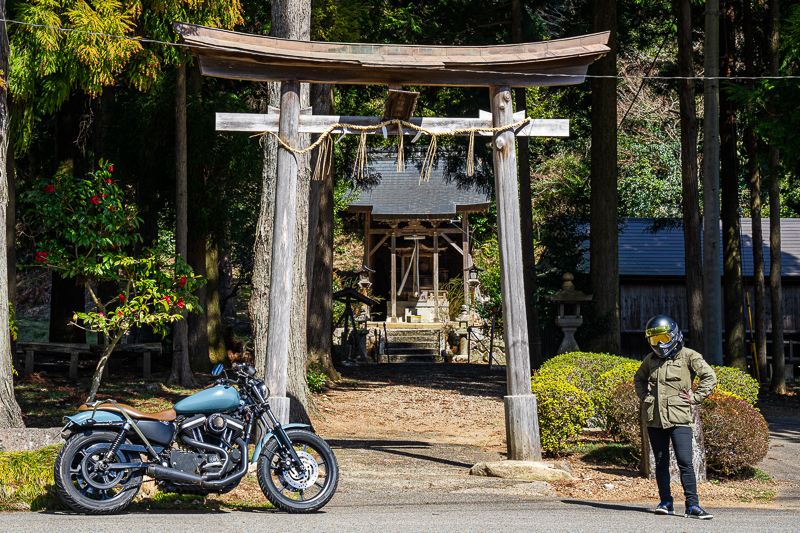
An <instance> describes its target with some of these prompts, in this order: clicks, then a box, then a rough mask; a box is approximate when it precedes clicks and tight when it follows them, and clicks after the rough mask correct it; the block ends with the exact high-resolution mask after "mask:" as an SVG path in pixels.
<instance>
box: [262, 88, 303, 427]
mask: <svg viewBox="0 0 800 533" xmlns="http://www.w3.org/2000/svg"><path fill="white" fill-rule="evenodd" d="M278 136H279V137H280V139H281V140H282V141H283V142H285V143H286V144H287V145H289V146H291V147H292V148H295V149H297V148H298V146H297V144H298V142H299V140H300V82H298V81H296V80H289V81H283V82H281V113H280V119H279V121H278ZM298 157H300V156H298V155H297V154H293V153H292V152H290V151H289V150H287V149H286V148H284V147H283V146H281V145H280V144H278V158H277V167H278V168H277V172H276V178H275V182H276V183H275V198H276V202H275V225H274V229H273V234H272V264H271V268H270V292H269V331H268V333H267V364H266V371H265V372H264V382H265V383H266V384H267V387H269V390H270V398H269V404H270V407H271V408H272V412H273V413H274V414H275V417H276V418H277V419H278V421H279V422H280V423H281V424H287V423H289V397H288V396H287V395H286V382H287V377H288V365H289V336H290V332H289V328H290V320H291V310H292V261H293V258H294V227H295V222H296V220H297V213H296V209H297V170H298V161H297V158H298Z"/></svg>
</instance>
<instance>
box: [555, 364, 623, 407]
mask: <svg viewBox="0 0 800 533" xmlns="http://www.w3.org/2000/svg"><path fill="white" fill-rule="evenodd" d="M630 362H632V359H628V358H627V357H620V356H618V355H610V354H607V353H592V352H570V353H565V354H561V355H557V356H555V357H553V358H552V359H549V360H548V361H546V362H545V363H544V364H543V365H542V368H541V369H540V373H542V374H543V375H559V374H558V372H561V373H563V374H562V375H563V376H564V378H563V379H565V380H566V381H568V382H570V383H572V384H573V385H575V386H576V387H578V388H579V389H581V390H582V391H583V392H585V393H586V394H588V395H589V396H590V397H591V398H592V401H594V402H595V403H596V404H598V405H599V404H601V403H602V401H603V400H602V395H603V391H602V386H601V383H600V379H599V378H600V376H601V375H603V374H605V373H606V372H608V371H610V370H613V369H614V368H616V367H618V366H620V365H623V364H627V363H630ZM554 373H555V374H554Z"/></svg>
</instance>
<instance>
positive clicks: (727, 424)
mask: <svg viewBox="0 0 800 533" xmlns="http://www.w3.org/2000/svg"><path fill="white" fill-rule="evenodd" d="M700 419H701V420H702V422H703V431H704V442H705V447H706V461H707V463H708V467H709V468H711V469H712V470H714V471H716V472H720V473H723V474H733V473H735V472H737V471H739V470H741V469H742V468H745V467H747V466H755V465H757V464H758V463H760V462H761V461H762V460H763V459H764V457H766V456H767V452H768V451H769V427H768V426H767V422H766V421H765V420H764V417H763V416H762V415H761V413H759V412H758V410H757V409H756V408H755V407H753V406H752V405H750V403H748V402H747V401H746V400H743V399H741V398H736V397H735V396H730V395H725V394H712V395H711V396H709V397H708V399H706V401H705V402H703V405H702V406H701V407H700Z"/></svg>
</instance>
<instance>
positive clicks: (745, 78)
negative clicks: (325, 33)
mask: <svg viewBox="0 0 800 533" xmlns="http://www.w3.org/2000/svg"><path fill="white" fill-rule="evenodd" d="M0 22H10V23H11V24H19V25H22V26H30V27H33V28H45V29H49V30H55V31H63V32H70V33H79V34H84V35H92V36H95V37H109V38H112V39H124V40H128V41H134V42H137V43H150V44H161V45H164V46H176V47H183V48H195V49H200V50H216V51H224V50H225V47H218V46H203V45H197V44H186V43H172V42H169V41H159V40H156V39H145V38H139V37H129V36H127V35H114V34H111V33H101V32H94V31H86V30H77V29H74V28H61V27H58V26H48V25H46V24H34V23H31V22H22V21H19V20H11V19H0ZM239 52H241V51H240V50H239ZM256 55H268V54H256ZM402 68H404V69H416V70H435V71H436V72H454V73H465V72H467V73H471V74H494V75H496V76H508V75H512V76H530V77H537V78H585V79H613V80H624V79H632V80H662V81H679V80H692V81H702V80H718V81H725V80H727V81H748V80H800V76H791V75H790V76H649V75H645V76H637V75H630V74H626V75H624V76H619V75H598V74H582V75H578V74H561V73H553V72H513V71H506V70H475V69H462V68H459V69H454V68H439V67H422V66H415V65H403V66H402Z"/></svg>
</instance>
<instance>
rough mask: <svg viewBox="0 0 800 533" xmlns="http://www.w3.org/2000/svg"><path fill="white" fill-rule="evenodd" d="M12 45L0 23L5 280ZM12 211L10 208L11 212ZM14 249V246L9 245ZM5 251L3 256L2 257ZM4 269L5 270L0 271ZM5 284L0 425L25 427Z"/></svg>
mask: <svg viewBox="0 0 800 533" xmlns="http://www.w3.org/2000/svg"><path fill="white" fill-rule="evenodd" d="M0 15H2V18H3V19H5V17H6V3H5V0H0ZM10 56H11V48H10V46H9V43H8V32H7V30H6V23H5V22H4V21H2V22H0V76H2V81H3V84H2V87H0V172H2V173H3V174H5V175H0V217H2V218H3V220H6V231H4V232H2V236H3V239H5V240H6V242H2V243H0V279H8V277H9V272H8V255H7V254H8V246H9V244H8V218H7V217H8V216H9V187H8V182H9V180H13V177H10V176H9V175H8V167H7V166H6V154H7V153H8V146H9V136H10V130H9V123H10V121H11V116H10V114H9V112H8V92H7V89H6V87H8V71H9V58H10ZM11 212H12V213H13V211H11ZM12 248H13V245H12ZM3 254H5V255H6V257H2V255H3ZM3 269H5V270H6V272H3ZM8 296H9V295H8V283H0V428H1V429H7V428H19V427H25V424H23V422H22V412H21V411H20V408H19V405H18V404H17V400H16V398H15V397H14V374H13V370H12V361H11V330H10V328H9V322H8V319H9V316H8V301H9V299H8Z"/></svg>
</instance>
